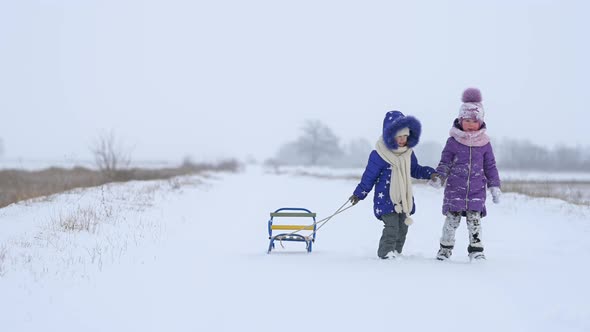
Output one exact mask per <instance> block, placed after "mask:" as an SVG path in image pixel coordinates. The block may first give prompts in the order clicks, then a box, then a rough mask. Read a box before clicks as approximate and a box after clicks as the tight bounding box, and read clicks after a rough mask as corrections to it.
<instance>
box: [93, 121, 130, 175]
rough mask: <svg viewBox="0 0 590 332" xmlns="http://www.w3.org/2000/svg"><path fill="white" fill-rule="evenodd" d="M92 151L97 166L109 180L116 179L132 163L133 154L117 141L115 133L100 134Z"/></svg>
mask: <svg viewBox="0 0 590 332" xmlns="http://www.w3.org/2000/svg"><path fill="white" fill-rule="evenodd" d="M91 151H92V154H93V155H94V161H95V163H96V166H97V167H98V169H99V170H100V171H101V172H102V173H103V175H105V176H106V177H107V178H109V179H115V178H116V177H117V173H118V172H119V171H121V170H123V169H125V168H128V167H129V165H130V163H131V152H130V151H129V149H127V148H125V147H123V145H122V144H121V143H120V142H118V141H117V139H116V137H115V133H114V132H113V131H109V132H105V133H102V134H100V135H99V137H98V138H97V140H96V141H95V143H94V145H93V146H92V147H91Z"/></svg>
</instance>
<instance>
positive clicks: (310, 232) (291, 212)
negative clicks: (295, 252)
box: [267, 207, 317, 254]
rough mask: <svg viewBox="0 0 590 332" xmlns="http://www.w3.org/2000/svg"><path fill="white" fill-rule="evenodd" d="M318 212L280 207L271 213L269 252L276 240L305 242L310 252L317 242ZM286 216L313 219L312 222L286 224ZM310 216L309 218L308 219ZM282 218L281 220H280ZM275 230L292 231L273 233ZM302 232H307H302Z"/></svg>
mask: <svg viewBox="0 0 590 332" xmlns="http://www.w3.org/2000/svg"><path fill="white" fill-rule="evenodd" d="M315 217H316V214H315V213H314V212H311V211H309V210H308V209H304V208H288V207H286V208H280V209H278V210H276V211H275V212H271V213H270V220H269V221H268V238H269V240H270V243H269V245H268V252H267V253H269V254H270V252H271V251H272V250H273V249H274V248H275V241H279V242H280V243H281V245H282V243H283V242H285V241H293V242H304V243H305V248H306V249H307V252H308V253H310V252H311V249H312V245H313V242H315V234H316V229H317V228H316V227H317V224H316V220H315ZM284 218H298V220H306V221H313V223H312V224H303V223H291V224H284V223H283V221H282V220H283V219H284ZM308 218H309V219H308ZM279 220H280V221H279ZM273 231H291V232H289V233H279V234H276V235H273ZM301 232H303V233H305V234H300V233H301Z"/></svg>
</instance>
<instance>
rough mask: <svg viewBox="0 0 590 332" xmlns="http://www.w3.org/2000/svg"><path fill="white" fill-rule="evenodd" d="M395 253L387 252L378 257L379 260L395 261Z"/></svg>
mask: <svg viewBox="0 0 590 332" xmlns="http://www.w3.org/2000/svg"><path fill="white" fill-rule="evenodd" d="M395 256H396V255H395V253H394V252H393V251H390V252H388V253H387V254H385V256H379V258H381V259H395Z"/></svg>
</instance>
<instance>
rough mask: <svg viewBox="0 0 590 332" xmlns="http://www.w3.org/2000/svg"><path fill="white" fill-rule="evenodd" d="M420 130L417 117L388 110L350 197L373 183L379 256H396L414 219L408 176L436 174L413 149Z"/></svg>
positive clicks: (358, 197)
mask: <svg viewBox="0 0 590 332" xmlns="http://www.w3.org/2000/svg"><path fill="white" fill-rule="evenodd" d="M421 131H422V125H421V124H420V121H418V119H416V118H414V117H412V116H405V115H404V114H403V113H401V112H399V111H390V112H387V114H386V115H385V119H384V120H383V136H381V137H379V139H378V140H377V144H376V146H375V150H373V151H372V152H371V154H370V155H369V162H368V164H367V167H366V168H365V171H364V173H363V176H362V178H361V182H360V183H359V184H358V185H357V187H356V189H355V190H354V193H353V195H352V196H351V197H350V201H351V202H352V204H353V205H354V204H356V203H358V201H359V200H363V199H365V198H366V197H367V194H368V193H369V192H370V191H371V189H373V186H375V194H374V198H373V204H374V206H373V207H374V210H373V212H374V213H375V217H377V219H379V220H381V221H383V226H384V228H383V234H382V235H381V239H380V240H379V249H378V250H377V255H378V256H379V257H380V258H382V259H387V258H395V257H396V256H398V255H400V254H401V252H402V250H403V248H404V243H405V242H406V234H407V232H408V225H411V224H412V222H413V221H412V218H410V215H412V214H414V212H415V211H416V206H415V205H414V196H413V194H412V179H411V178H412V177H413V178H416V179H431V178H432V177H433V174H436V171H435V170H434V168H432V167H428V166H420V165H419V164H418V159H417V158H416V154H415V153H414V151H413V150H412V148H413V147H415V146H416V145H417V144H418V142H419V140H420V133H421Z"/></svg>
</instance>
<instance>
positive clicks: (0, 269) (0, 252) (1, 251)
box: [0, 245, 8, 277]
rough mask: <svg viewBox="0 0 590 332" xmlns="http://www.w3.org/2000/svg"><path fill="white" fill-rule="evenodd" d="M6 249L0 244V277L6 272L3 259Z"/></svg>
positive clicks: (4, 259)
mask: <svg viewBox="0 0 590 332" xmlns="http://www.w3.org/2000/svg"><path fill="white" fill-rule="evenodd" d="M7 252H8V249H6V246H5V245H3V246H0V277H1V276H3V275H5V274H6V268H5V263H6V262H5V261H6V255H7Z"/></svg>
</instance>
